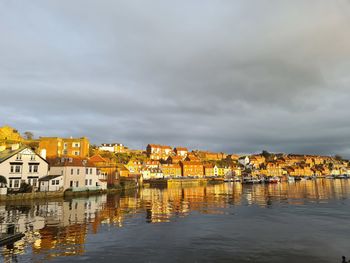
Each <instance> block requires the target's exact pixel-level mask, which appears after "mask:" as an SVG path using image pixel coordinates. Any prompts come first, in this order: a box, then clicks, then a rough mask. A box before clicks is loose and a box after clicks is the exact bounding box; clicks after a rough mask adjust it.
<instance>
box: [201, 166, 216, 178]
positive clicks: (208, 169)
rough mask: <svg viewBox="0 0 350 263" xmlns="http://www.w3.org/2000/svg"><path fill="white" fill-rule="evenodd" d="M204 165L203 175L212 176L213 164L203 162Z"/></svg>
mask: <svg viewBox="0 0 350 263" xmlns="http://www.w3.org/2000/svg"><path fill="white" fill-rule="evenodd" d="M203 167H204V175H205V176H206V177H211V176H214V175H215V174H214V166H213V165H212V164H205V165H203Z"/></svg>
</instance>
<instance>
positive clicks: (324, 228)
mask: <svg viewBox="0 0 350 263" xmlns="http://www.w3.org/2000/svg"><path fill="white" fill-rule="evenodd" d="M349 197H350V180H327V179H318V180H314V181H301V182H296V183H278V184H267V185H241V184H240V183H222V184H215V185H209V184H208V185H186V186H181V185H172V186H169V187H168V188H143V189H139V190H135V191H129V192H126V193H120V194H108V195H98V196H90V197H81V198H71V199H58V200H49V201H25V200H24V201H23V202H20V203H18V202H7V203H0V219H1V221H2V223H4V222H16V223H17V224H18V225H19V228H20V231H22V232H24V233H25V237H24V238H23V239H22V240H20V241H18V242H16V243H15V244H14V245H12V246H8V247H2V248H0V253H1V255H0V261H2V262H11V263H12V262H46V261H49V262H279V263H280V262H308V263H310V262H318V263H319V262H341V256H342V255H345V256H347V257H348V258H349V259H350V199H349Z"/></svg>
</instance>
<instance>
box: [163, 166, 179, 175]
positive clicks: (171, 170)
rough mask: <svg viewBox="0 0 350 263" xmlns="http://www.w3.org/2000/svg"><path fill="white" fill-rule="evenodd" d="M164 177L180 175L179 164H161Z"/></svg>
mask: <svg viewBox="0 0 350 263" xmlns="http://www.w3.org/2000/svg"><path fill="white" fill-rule="evenodd" d="M161 169H162V171H163V175H164V177H181V176H182V172H181V166H180V165H179V164H163V165H162V166H161Z"/></svg>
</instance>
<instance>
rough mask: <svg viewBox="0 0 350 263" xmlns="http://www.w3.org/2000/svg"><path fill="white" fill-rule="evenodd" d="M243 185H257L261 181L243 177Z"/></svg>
mask: <svg viewBox="0 0 350 263" xmlns="http://www.w3.org/2000/svg"><path fill="white" fill-rule="evenodd" d="M242 183H243V184H259V183H261V180H260V179H259V178H258V177H252V176H246V177H243V181H242Z"/></svg>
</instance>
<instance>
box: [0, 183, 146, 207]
mask: <svg viewBox="0 0 350 263" xmlns="http://www.w3.org/2000/svg"><path fill="white" fill-rule="evenodd" d="M138 187H139V186H137V185H136V184H133V183H127V184H120V185H117V186H115V188H109V189H106V190H86V191H79V192H72V191H67V190H66V191H52V192H33V193H18V194H9V195H0V203H1V202H8V201H26V200H51V199H56V198H65V197H68V198H69V197H79V196H93V195H100V194H110V193H118V192H122V191H125V190H132V189H137V188H138Z"/></svg>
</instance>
